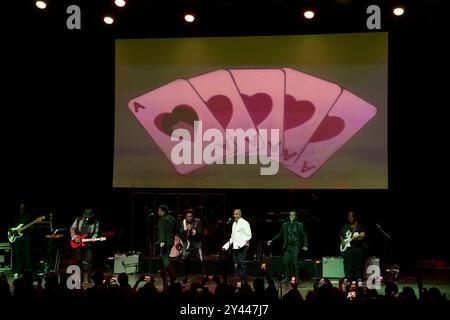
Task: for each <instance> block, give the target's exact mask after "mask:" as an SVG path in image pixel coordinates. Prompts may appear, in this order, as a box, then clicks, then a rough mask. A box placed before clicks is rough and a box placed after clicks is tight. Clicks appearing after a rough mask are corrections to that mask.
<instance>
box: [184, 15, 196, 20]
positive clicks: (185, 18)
mask: <svg viewBox="0 0 450 320" xmlns="http://www.w3.org/2000/svg"><path fill="white" fill-rule="evenodd" d="M184 20H186V21H187V22H194V20H195V17H194V16H193V15H192V14H186V15H184Z"/></svg>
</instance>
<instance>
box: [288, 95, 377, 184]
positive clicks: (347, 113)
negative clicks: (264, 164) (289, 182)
mask: <svg viewBox="0 0 450 320" xmlns="http://www.w3.org/2000/svg"><path fill="white" fill-rule="evenodd" d="M376 113H377V109H376V108H375V107H374V106H373V105H371V104H370V103H368V102H366V101H364V100H363V99H361V98H359V97H358V96H356V95H354V94H352V93H351V92H349V91H347V90H344V91H343V92H342V94H341V95H340V96H339V99H338V100H337V101H336V103H335V104H334V106H333V108H332V109H331V110H330V112H329V113H328V114H327V115H326V117H325V118H324V119H323V120H322V122H321V123H320V125H319V127H318V128H317V129H316V131H315V132H314V134H313V135H312V137H311V138H310V140H309V142H308V144H307V145H306V147H305V149H304V151H303V153H302V154H301V155H300V157H299V158H298V159H297V161H296V162H295V163H294V165H292V166H289V167H286V168H287V169H289V170H291V171H292V172H294V173H295V174H297V175H299V176H301V177H303V178H309V177H311V176H312V175H313V174H314V173H315V172H316V171H317V170H318V169H319V168H320V167H321V166H322V165H323V164H324V163H325V162H326V161H327V160H328V159H329V158H330V157H331V156H332V155H333V154H334V153H335V152H336V151H337V150H339V148H340V147H341V146H342V145H343V144H345V143H346V142H347V141H348V140H349V139H350V138H351V137H352V136H353V135H355V134H356V133H357V132H358V131H359V130H360V129H361V128H362V127H363V126H364V125H366V123H367V122H369V120H370V119H372V118H373V117H374V116H375V114H376Z"/></svg>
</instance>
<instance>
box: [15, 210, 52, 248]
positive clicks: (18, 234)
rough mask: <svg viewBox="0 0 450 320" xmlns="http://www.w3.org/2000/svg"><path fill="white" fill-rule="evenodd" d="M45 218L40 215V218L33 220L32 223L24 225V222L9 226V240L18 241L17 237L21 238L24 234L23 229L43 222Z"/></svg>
mask: <svg viewBox="0 0 450 320" xmlns="http://www.w3.org/2000/svg"><path fill="white" fill-rule="evenodd" d="M43 220H45V216H40V217H39V218H37V219H36V220H34V221H31V222H30V223H28V224H26V225H24V224H23V223H21V224H19V225H18V226H17V227H15V228H9V229H8V240H9V242H11V243H13V242H14V241H16V239H17V238H20V237H21V236H23V233H22V232H23V231H24V230H25V229H28V228H29V227H31V226H32V225H33V224H35V223H37V222H41V221H43Z"/></svg>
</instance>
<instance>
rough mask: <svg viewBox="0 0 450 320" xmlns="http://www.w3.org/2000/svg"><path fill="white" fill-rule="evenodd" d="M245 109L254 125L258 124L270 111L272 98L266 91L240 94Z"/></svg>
mask: <svg viewBox="0 0 450 320" xmlns="http://www.w3.org/2000/svg"><path fill="white" fill-rule="evenodd" d="M241 97H242V100H244V103H245V106H246V107H247V111H248V113H249V114H250V117H251V118H252V120H253V123H254V124H255V126H258V125H259V124H260V123H261V122H263V121H264V119H266V118H267V116H268V115H269V114H270V111H272V98H271V97H270V96H269V95H268V94H267V93H256V94H254V95H252V96H248V95H246V94H241Z"/></svg>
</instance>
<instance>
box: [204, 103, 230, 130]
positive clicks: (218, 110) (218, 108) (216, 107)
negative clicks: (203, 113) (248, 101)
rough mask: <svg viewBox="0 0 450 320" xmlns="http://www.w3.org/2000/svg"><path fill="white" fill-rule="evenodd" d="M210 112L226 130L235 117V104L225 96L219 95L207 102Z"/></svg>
mask: <svg viewBox="0 0 450 320" xmlns="http://www.w3.org/2000/svg"><path fill="white" fill-rule="evenodd" d="M206 106H207V107H208V109H209V111H211V113H212V114H213V115H214V117H216V119H217V121H219V123H220V125H221V126H222V127H223V128H224V129H226V128H227V127H228V124H229V123H230V120H231V116H232V115H233V104H232V103H231V100H230V99H229V98H228V97H227V96H224V95H221V94H218V95H215V96H212V97H211V98H209V100H208V101H207V102H206Z"/></svg>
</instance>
